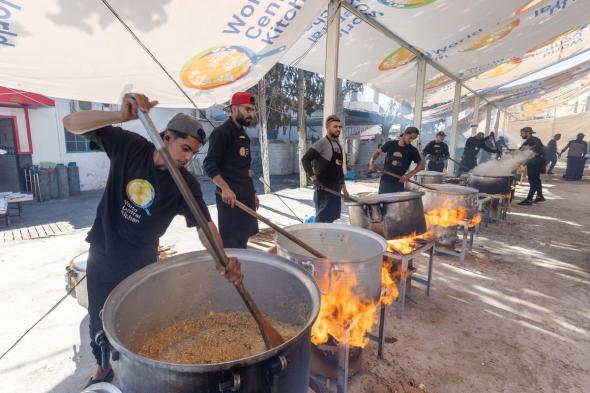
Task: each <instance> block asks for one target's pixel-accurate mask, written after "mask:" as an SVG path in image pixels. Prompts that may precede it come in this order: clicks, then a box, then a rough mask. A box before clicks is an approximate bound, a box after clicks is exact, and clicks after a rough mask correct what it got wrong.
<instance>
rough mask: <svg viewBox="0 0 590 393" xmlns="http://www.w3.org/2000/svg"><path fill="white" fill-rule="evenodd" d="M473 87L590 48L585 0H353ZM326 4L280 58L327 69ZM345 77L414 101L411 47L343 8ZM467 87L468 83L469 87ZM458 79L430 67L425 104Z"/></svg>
mask: <svg viewBox="0 0 590 393" xmlns="http://www.w3.org/2000/svg"><path fill="white" fill-rule="evenodd" d="M348 3H350V4H351V5H353V6H354V7H355V8H356V9H357V10H358V11H360V12H362V13H364V14H366V15H367V16H370V17H371V18H374V19H375V20H377V21H378V22H379V23H381V24H382V25H384V26H385V27H386V28H388V29H389V30H390V31H392V32H394V33H395V34H397V35H398V36H400V37H401V38H403V39H404V40H406V41H407V42H409V43H410V44H412V45H413V46H415V47H416V48H418V49H420V50H421V51H422V52H423V53H425V54H426V56H428V57H430V58H431V59H433V60H435V61H437V62H438V63H440V64H441V65H443V66H444V67H445V68H446V69H448V70H449V71H451V72H452V73H453V74H454V75H457V76H458V77H459V78H461V79H462V80H465V81H466V84H467V85H468V86H469V87H470V88H472V89H474V90H483V89H488V88H492V87H496V86H500V85H503V84H506V83H508V82H511V81H514V80H516V79H519V78H521V77H523V76H525V75H528V74H531V73H533V72H535V71H538V70H540V69H542V68H545V67H548V66H550V65H553V64H555V63H557V62H559V61H561V60H563V59H566V58H568V57H571V56H573V55H576V54H579V53H581V52H583V51H585V50H587V49H589V48H590V28H589V27H588V26H587V24H588V21H590V6H589V4H588V2H587V1H583V0H514V1H490V0H348ZM326 17H327V11H326V10H324V11H323V12H322V14H321V15H320V16H319V17H318V18H316V20H315V21H314V22H313V23H312V24H311V25H310V26H309V28H308V29H307V31H306V32H305V33H304V34H303V35H302V37H301V38H300V39H299V41H297V43H296V44H295V45H293V47H292V48H291V49H290V50H289V51H288V52H287V54H286V55H285V56H284V57H283V58H282V59H281V62H283V63H285V64H292V65H297V66H298V67H301V68H304V69H306V70H309V71H314V72H320V73H321V72H323V70H324V63H325V55H324V53H325V35H324V32H325V29H324V26H325V23H326ZM340 39H341V42H340V54H339V59H340V63H339V77H341V78H344V79H350V80H354V81H358V82H363V83H367V84H368V85H370V86H372V87H374V88H375V89H377V90H378V91H380V92H382V93H385V94H387V95H390V96H393V97H397V98H401V99H406V100H412V99H413V97H414V94H415V92H414V91H415V83H416V59H415V56H414V54H413V53H411V52H409V51H408V50H406V49H404V48H400V46H399V45H398V44H397V43H396V42H394V41H392V40H389V39H387V38H386V37H385V36H383V35H382V34H381V33H379V32H377V31H375V30H374V29H371V28H369V27H368V26H367V25H366V23H364V22H363V21H362V20H361V19H359V18H358V17H356V16H354V15H353V14H351V13H350V12H348V11H346V10H345V9H342V15H341V18H340ZM463 94H464V95H465V94H467V90H466V89H465V91H464V92H463ZM453 96H454V83H453V82H450V81H449V80H448V78H446V77H445V76H444V75H442V74H440V73H439V72H438V71H436V70H435V69H434V68H433V67H427V84H426V96H425V103H424V104H425V106H426V107H428V106H434V105H437V104H440V103H445V102H450V101H452V99H453Z"/></svg>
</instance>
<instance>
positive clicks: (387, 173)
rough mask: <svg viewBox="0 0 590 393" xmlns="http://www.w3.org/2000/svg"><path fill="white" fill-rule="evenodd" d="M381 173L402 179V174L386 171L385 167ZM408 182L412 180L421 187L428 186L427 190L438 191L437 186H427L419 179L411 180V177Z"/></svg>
mask: <svg viewBox="0 0 590 393" xmlns="http://www.w3.org/2000/svg"><path fill="white" fill-rule="evenodd" d="M381 173H384V174H386V175H388V176H391V177H395V178H396V179H401V178H402V177H401V176H400V175H396V174H395V173H393V172H389V171H386V170H385V169H381ZM408 182H410V183H412V184H415V185H417V186H419V187H422V188H426V189H427V190H431V191H437V189H436V188H433V187H428V186H425V185H424V184H420V183H418V182H417V181H414V180H411V179H408Z"/></svg>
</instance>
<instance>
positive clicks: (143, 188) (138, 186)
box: [122, 179, 156, 222]
mask: <svg viewBox="0 0 590 393" xmlns="http://www.w3.org/2000/svg"><path fill="white" fill-rule="evenodd" d="M125 191H126V192H127V198H129V200H130V201H131V202H132V203H133V204H134V205H135V206H137V207H139V208H140V209H143V210H145V212H146V213H147V215H148V216H150V215H151V214H150V211H149V210H148V208H149V207H150V206H151V205H152V204H153V203H154V199H155V195H156V193H155V191H154V186H152V184H151V183H150V182H149V181H147V180H145V179H133V180H131V181H130V182H129V183H127V187H125ZM125 202H126V203H125V205H126V206H123V211H122V212H123V216H124V217H125V216H126V214H125V213H127V214H128V215H129V214H131V216H132V217H135V220H130V221H133V222H136V221H137V222H139V218H140V217H141V216H140V215H138V214H132V212H133V209H129V207H132V206H127V203H128V202H127V201H125ZM126 208H127V210H130V211H126ZM125 218H128V217H125ZM128 219H130V218H128Z"/></svg>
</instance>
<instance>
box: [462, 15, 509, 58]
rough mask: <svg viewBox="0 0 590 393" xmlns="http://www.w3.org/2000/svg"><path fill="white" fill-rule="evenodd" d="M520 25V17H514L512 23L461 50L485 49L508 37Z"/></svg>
mask: <svg viewBox="0 0 590 393" xmlns="http://www.w3.org/2000/svg"><path fill="white" fill-rule="evenodd" d="M518 25H520V19H514V20H513V21H511V22H510V23H508V24H506V25H504V26H502V27H500V28H499V29H497V30H495V31H493V32H491V33H488V34H485V35H484V36H482V37H481V38H480V39H479V40H477V41H475V43H473V44H471V46H469V47H468V48H466V49H463V50H461V52H470V51H474V50H479V49H484V48H487V47H488V46H490V45H492V44H494V43H496V42H498V41H500V40H501V39H502V38H504V37H506V36H507V35H508V34H510V32H511V31H512V30H514V29H515V28H516V27H518Z"/></svg>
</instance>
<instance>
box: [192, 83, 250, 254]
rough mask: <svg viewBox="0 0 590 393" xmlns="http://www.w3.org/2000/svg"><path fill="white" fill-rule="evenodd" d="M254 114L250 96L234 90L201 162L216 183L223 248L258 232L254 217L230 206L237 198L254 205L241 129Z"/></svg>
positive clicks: (245, 140)
mask: <svg viewBox="0 0 590 393" xmlns="http://www.w3.org/2000/svg"><path fill="white" fill-rule="evenodd" d="M255 113H256V106H255V105H254V97H253V96H252V95H251V94H250V93H247V92H237V93H235V94H234V95H233V96H232V98H231V103H230V117H229V119H227V121H226V122H225V123H223V124H222V125H220V126H219V127H217V128H215V129H214V130H213V132H212V133H211V135H210V137H209V151H208V152H207V157H206V158H205V161H204V162H203V167H204V169H205V172H206V173H207V176H209V177H210V178H211V179H212V180H213V183H215V185H216V186H217V193H216V195H215V198H216V202H217V222H218V224H219V232H220V233H221V238H222V239H223V245H224V247H226V248H246V247H247V245H248V238H249V237H250V236H252V235H254V234H256V233H257V232H258V222H257V221H256V219H255V218H252V217H251V216H249V215H248V214H246V213H245V212H243V211H242V210H240V209H238V208H235V207H234V205H235V202H236V200H238V201H240V202H242V203H243V204H245V205H246V206H248V207H250V208H251V209H256V208H258V196H257V195H256V190H255V189H254V183H253V181H252V173H251V171H250V164H251V161H252V159H251V156H250V137H248V135H247V134H246V131H245V130H244V127H247V126H249V125H250V124H252V121H253V119H254V114H255ZM219 194H221V195H219Z"/></svg>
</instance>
